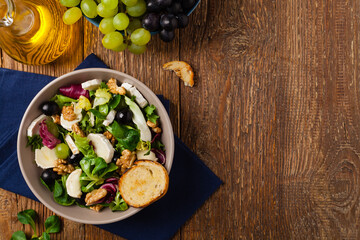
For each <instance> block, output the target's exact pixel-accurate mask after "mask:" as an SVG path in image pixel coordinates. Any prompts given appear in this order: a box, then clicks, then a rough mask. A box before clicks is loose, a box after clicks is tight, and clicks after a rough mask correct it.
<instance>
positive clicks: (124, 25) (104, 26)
mask: <svg viewBox="0 0 360 240" xmlns="http://www.w3.org/2000/svg"><path fill="white" fill-rule="evenodd" d="M60 3H61V4H62V5H63V6H65V7H67V8H68V10H67V11H66V12H65V13H64V15H63V21H64V22H65V23H66V24H68V25H71V24H74V23H76V22H77V21H78V20H79V19H80V18H81V16H83V15H84V16H85V17H86V18H87V19H88V20H89V21H90V22H91V23H92V24H94V25H95V26H97V27H99V30H100V31H101V33H103V34H104V36H103V38H102V44H103V46H104V47H105V48H107V49H110V50H113V51H115V52H122V51H124V50H126V49H127V50H128V51H129V52H131V53H134V54H142V53H144V52H145V51H146V45H147V44H148V43H149V41H150V40H151V36H152V35H155V34H159V36H160V39H161V40H162V41H163V42H171V41H172V40H173V39H174V38H175V31H176V29H183V28H185V27H186V26H187V25H188V24H189V16H190V14H191V13H192V12H193V11H194V10H195V8H196V7H197V6H198V5H199V3H200V0H60Z"/></svg>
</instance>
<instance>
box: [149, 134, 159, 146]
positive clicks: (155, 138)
mask: <svg viewBox="0 0 360 240" xmlns="http://www.w3.org/2000/svg"><path fill="white" fill-rule="evenodd" d="M160 136H161V134H160V133H157V134H155V136H154V137H153V139H152V140H151V144H153V143H154V142H155V141H156V140H157V139H158V138H160Z"/></svg>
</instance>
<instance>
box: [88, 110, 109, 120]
mask: <svg viewBox="0 0 360 240" xmlns="http://www.w3.org/2000/svg"><path fill="white" fill-rule="evenodd" d="M89 112H91V113H92V114H94V116H95V117H97V118H99V119H101V120H105V118H106V115H103V114H102V113H101V112H100V111H98V110H96V109H89Z"/></svg>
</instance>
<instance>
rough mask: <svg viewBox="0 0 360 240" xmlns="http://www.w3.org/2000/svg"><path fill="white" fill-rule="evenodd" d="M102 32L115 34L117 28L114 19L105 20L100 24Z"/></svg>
mask: <svg viewBox="0 0 360 240" xmlns="http://www.w3.org/2000/svg"><path fill="white" fill-rule="evenodd" d="M99 29H100V32H102V33H103V34H107V33H111V32H115V30H116V29H115V27H114V25H113V18H103V19H102V20H101V22H100V24H99Z"/></svg>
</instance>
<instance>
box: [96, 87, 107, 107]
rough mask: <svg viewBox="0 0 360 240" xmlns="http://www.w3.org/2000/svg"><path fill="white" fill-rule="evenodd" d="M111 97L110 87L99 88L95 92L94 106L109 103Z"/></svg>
mask: <svg viewBox="0 0 360 240" xmlns="http://www.w3.org/2000/svg"><path fill="white" fill-rule="evenodd" d="M110 99H111V94H110V93H109V90H108V89H105V88H98V89H97V90H96V92H95V99H94V103H93V108H95V107H97V106H100V105H103V104H105V103H108V102H109V101H110Z"/></svg>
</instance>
